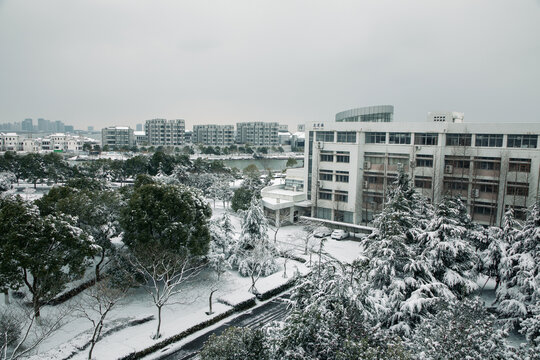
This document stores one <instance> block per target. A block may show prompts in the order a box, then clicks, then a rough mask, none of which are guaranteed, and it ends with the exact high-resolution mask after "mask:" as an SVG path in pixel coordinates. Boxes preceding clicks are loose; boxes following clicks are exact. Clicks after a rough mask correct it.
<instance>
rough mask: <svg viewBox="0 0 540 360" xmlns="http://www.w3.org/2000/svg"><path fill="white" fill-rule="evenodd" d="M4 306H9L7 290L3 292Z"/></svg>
mask: <svg viewBox="0 0 540 360" xmlns="http://www.w3.org/2000/svg"><path fill="white" fill-rule="evenodd" d="M4 304H6V305H9V290H8V289H6V290H4Z"/></svg>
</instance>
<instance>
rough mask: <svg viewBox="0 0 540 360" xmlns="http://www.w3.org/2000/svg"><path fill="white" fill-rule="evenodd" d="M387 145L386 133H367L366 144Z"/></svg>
mask: <svg viewBox="0 0 540 360" xmlns="http://www.w3.org/2000/svg"><path fill="white" fill-rule="evenodd" d="M384 143H386V133H384V132H367V133H366V144H384Z"/></svg>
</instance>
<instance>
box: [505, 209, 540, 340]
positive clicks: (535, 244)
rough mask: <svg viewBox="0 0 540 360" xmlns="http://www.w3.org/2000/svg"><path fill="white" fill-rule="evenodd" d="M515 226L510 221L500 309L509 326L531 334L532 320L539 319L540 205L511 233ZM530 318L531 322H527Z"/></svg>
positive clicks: (530, 211)
mask: <svg viewBox="0 0 540 360" xmlns="http://www.w3.org/2000/svg"><path fill="white" fill-rule="evenodd" d="M513 225H514V223H513V222H512V221H511V219H509V220H508V225H506V224H505V228H506V226H508V230H507V232H508V235H507V236H508V242H509V249H508V254H507V257H506V258H505V259H504V261H503V271H502V284H501V286H500V288H499V289H498V291H497V300H498V301H499V302H500V305H499V308H498V309H499V311H500V312H501V314H502V315H503V317H504V318H505V320H506V321H507V324H508V325H509V326H513V325H518V324H520V323H521V324H522V326H525V328H524V331H526V332H528V331H529V330H528V328H531V327H536V326H537V325H536V323H535V320H533V319H536V318H538V315H537V313H538V307H539V306H540V287H539V285H538V284H540V205H539V204H535V205H534V206H533V207H532V208H531V209H529V212H528V215H527V220H526V222H525V225H524V227H523V229H522V230H521V231H516V230H512V229H513V228H512V226H513ZM512 242H513V243H512ZM527 318H530V319H531V320H529V321H527V322H524V321H523V320H525V319H527ZM533 333H534V331H533ZM529 338H531V339H533V338H536V336H532V335H531V336H529Z"/></svg>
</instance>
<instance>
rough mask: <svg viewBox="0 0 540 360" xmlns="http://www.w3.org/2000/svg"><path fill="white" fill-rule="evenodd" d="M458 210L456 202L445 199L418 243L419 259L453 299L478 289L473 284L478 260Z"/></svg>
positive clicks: (459, 207)
mask: <svg viewBox="0 0 540 360" xmlns="http://www.w3.org/2000/svg"><path fill="white" fill-rule="evenodd" d="M460 209H461V206H460V201H459V200H457V201H456V200H453V199H444V200H443V201H442V202H441V203H440V204H439V206H438V207H437V210H436V213H435V218H434V219H433V221H432V222H431V223H430V224H429V225H428V227H427V229H426V232H425V233H424V234H423V235H422V236H420V241H421V246H422V248H423V249H422V254H421V255H422V257H423V258H424V259H426V260H427V261H428V263H429V267H430V271H431V273H432V274H433V276H434V277H435V279H436V280H437V281H439V282H441V283H443V284H445V285H446V286H447V287H448V288H449V289H450V290H451V291H452V293H453V294H454V295H455V296H458V297H464V296H466V295H468V294H470V293H471V292H473V291H474V290H476V288H477V285H476V282H475V281H474V280H475V278H476V273H475V269H476V266H477V263H478V258H477V256H476V253H475V251H474V249H473V248H472V246H471V244H470V243H469V241H468V239H467V229H466V227H465V225H467V222H466V221H465V222H464V221H463V220H462V216H463V215H462V214H461V211H460Z"/></svg>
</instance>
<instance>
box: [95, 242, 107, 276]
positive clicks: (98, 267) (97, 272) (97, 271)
mask: <svg viewBox="0 0 540 360" xmlns="http://www.w3.org/2000/svg"><path fill="white" fill-rule="evenodd" d="M103 261H105V249H103V248H102V249H101V259H100V260H99V262H98V263H97V264H96V271H95V273H96V284H97V282H98V281H99V280H101V275H100V266H101V264H103Z"/></svg>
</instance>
